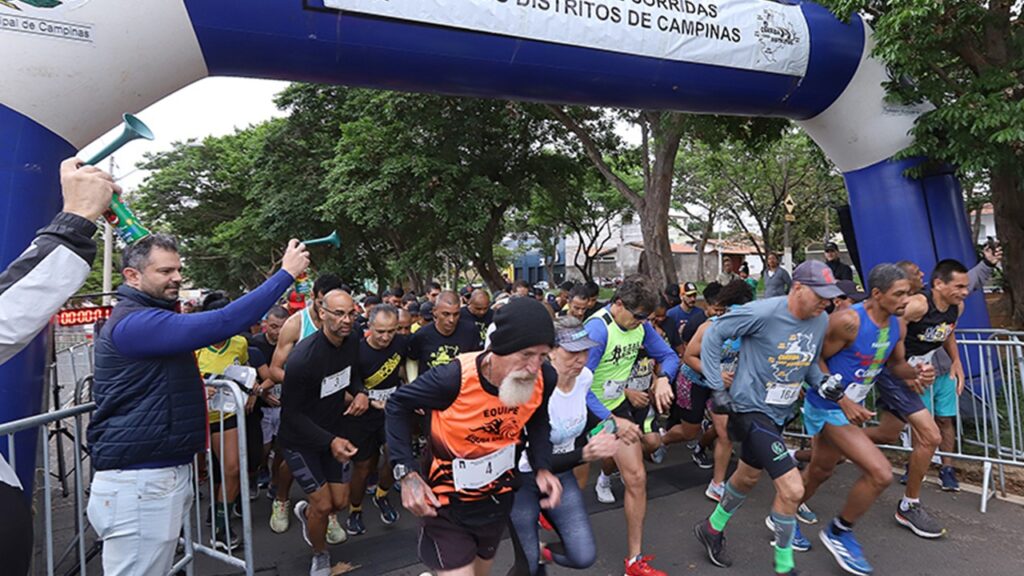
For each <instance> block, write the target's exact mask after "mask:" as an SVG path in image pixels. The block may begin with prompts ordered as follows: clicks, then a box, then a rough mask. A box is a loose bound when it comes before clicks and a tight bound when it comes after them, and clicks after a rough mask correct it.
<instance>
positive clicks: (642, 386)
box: [626, 375, 654, 392]
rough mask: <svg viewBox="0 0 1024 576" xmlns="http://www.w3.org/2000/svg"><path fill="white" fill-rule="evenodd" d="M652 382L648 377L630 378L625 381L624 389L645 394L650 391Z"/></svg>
mask: <svg viewBox="0 0 1024 576" xmlns="http://www.w3.org/2000/svg"><path fill="white" fill-rule="evenodd" d="M652 380H654V378H652V377H651V376H650V375H647V376H641V377H639V378H630V379H629V380H626V388H629V389H630V390H636V391H637V392H647V391H648V390H650V389H651V381H652Z"/></svg>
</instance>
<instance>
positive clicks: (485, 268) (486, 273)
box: [473, 239, 505, 292]
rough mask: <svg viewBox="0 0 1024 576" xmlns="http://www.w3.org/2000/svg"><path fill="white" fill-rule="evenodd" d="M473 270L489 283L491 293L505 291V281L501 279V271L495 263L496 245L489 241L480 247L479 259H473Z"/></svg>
mask: <svg viewBox="0 0 1024 576" xmlns="http://www.w3.org/2000/svg"><path fill="white" fill-rule="evenodd" d="M488 240H489V239H488ZM473 268H474V269H475V270H476V272H477V274H479V275H480V277H481V278H482V279H483V281H484V282H486V283H487V287H488V288H490V290H491V292H497V291H499V290H504V289H505V280H504V279H503V278H502V277H501V269H500V268H499V267H498V264H497V263H496V262H495V261H494V244H493V243H492V242H490V241H488V242H485V243H484V244H483V245H482V246H480V249H479V250H478V255H477V257H476V258H474V259H473Z"/></svg>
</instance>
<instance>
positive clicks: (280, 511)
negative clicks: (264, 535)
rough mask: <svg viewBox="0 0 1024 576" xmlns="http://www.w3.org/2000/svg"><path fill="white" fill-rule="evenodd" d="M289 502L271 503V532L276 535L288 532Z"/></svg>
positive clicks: (277, 501) (276, 501) (275, 501)
mask: <svg viewBox="0 0 1024 576" xmlns="http://www.w3.org/2000/svg"><path fill="white" fill-rule="evenodd" d="M288 524H289V521H288V501H287V500H285V501H284V502H282V501H280V500H274V501H273V502H271V503H270V530H271V531H273V532H274V533H275V534H282V533H284V532H287V531H288Z"/></svg>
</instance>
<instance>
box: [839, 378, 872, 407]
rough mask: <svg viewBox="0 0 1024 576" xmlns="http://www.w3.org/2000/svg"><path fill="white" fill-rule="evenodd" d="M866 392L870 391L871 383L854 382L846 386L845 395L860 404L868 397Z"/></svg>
mask: <svg viewBox="0 0 1024 576" xmlns="http://www.w3.org/2000/svg"><path fill="white" fill-rule="evenodd" d="M868 392H871V384H858V383H857V382H854V383H852V384H850V385H849V386H847V387H846V391H845V394H846V397H847V398H849V399H850V400H853V401H854V402H856V403H858V404H860V403H861V402H863V401H864V400H865V399H866V398H867V397H868Z"/></svg>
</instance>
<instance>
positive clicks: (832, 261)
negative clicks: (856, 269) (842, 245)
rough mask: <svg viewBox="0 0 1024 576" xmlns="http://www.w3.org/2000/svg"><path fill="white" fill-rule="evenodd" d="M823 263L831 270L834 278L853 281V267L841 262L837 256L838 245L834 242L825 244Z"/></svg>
mask: <svg viewBox="0 0 1024 576" xmlns="http://www.w3.org/2000/svg"><path fill="white" fill-rule="evenodd" d="M825 263H826V264H828V267H829V268H830V269H831V270H832V275H833V276H835V278H836V280H850V281H853V268H850V267H849V266H848V265H846V264H845V263H843V261H842V260H841V259H840V256H839V245H838V244H836V243H835V242H829V243H828V244H825Z"/></svg>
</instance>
